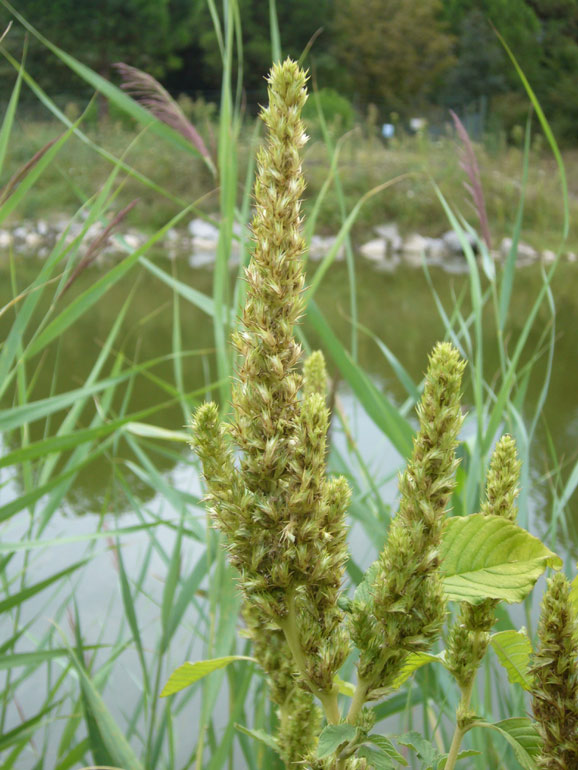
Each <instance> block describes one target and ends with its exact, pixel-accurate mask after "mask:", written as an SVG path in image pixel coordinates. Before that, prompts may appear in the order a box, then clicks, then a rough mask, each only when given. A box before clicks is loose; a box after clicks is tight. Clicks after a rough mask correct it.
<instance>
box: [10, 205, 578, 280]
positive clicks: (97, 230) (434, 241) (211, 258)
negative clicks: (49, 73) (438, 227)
mask: <svg viewBox="0 0 578 770" xmlns="http://www.w3.org/2000/svg"><path fill="white" fill-rule="evenodd" d="M103 231H104V225H102V224H100V223H96V224H92V225H90V226H89V227H87V226H86V224H85V223H83V222H82V221H74V222H72V223H71V222H69V220H67V219H64V218H61V219H55V220H52V221H48V220H42V219H41V220H38V221H36V222H31V221H26V222H22V223H20V224H17V225H15V226H13V227H11V228H5V229H0V254H2V253H6V252H8V251H9V250H12V251H13V253H15V254H20V255H22V256H25V257H31V258H40V259H42V258H45V257H47V256H48V254H49V253H50V252H51V250H52V248H53V247H54V245H55V244H56V243H57V242H58V240H59V239H61V238H63V239H64V241H65V242H66V243H68V244H73V243H74V241H75V240H78V241H79V242H80V241H82V246H81V251H85V250H86V249H87V248H89V247H90V245H91V244H93V243H94V242H95V241H97V240H98V238H99V237H100V236H101V235H102V233H103ZM374 233H375V236H376V237H375V238H373V239H371V240H369V241H367V242H365V243H363V244H362V245H360V246H358V247H357V248H356V253H357V254H359V255H360V256H361V257H362V258H364V259H365V260H367V261H368V262H370V263H371V264H372V265H373V266H374V267H375V268H376V269H379V270H385V271H393V270H395V268H396V267H397V266H398V265H401V264H406V265H410V266H414V267H420V266H421V265H422V263H423V260H424V259H425V261H426V263H427V264H428V265H431V266H438V267H442V268H443V269H445V270H447V271H448V272H466V271H467V269H468V266H467V260H466V257H465V254H464V249H467V248H468V246H469V248H471V250H472V252H473V253H474V254H475V255H478V256H479V254H480V251H481V250H482V249H483V248H484V247H483V245H482V244H480V241H479V240H478V238H477V236H476V235H474V234H473V233H466V234H465V236H464V240H460V238H459V236H458V235H457V233H455V232H454V231H452V230H449V231H448V232H446V233H444V235H442V236H441V237H439V238H430V237H426V236H423V235H420V234H419V233H412V234H410V235H406V236H402V235H401V234H400V232H399V229H398V227H397V225H396V224H395V223H389V224H383V225H380V226H378V227H376V228H374ZM218 238H219V229H218V227H217V225H216V224H213V223H211V222H208V221H205V220H203V219H193V220H192V221H191V222H189V224H188V226H186V227H184V228H179V229H178V230H177V229H171V230H168V231H167V233H166V234H165V236H164V238H163V239H162V240H161V241H159V242H158V243H157V244H155V246H154V249H155V250H159V249H162V250H164V251H165V252H166V254H167V256H168V257H169V258H171V259H176V258H179V259H180V258H183V257H185V258H186V259H187V260H188V262H189V264H190V265H191V267H195V268H201V267H205V268H207V267H211V265H212V264H213V263H214V262H215V258H216V253H217V243H218ZM146 240H147V236H146V235H145V234H143V233H142V232H139V231H137V230H134V229H127V230H125V231H124V232H116V233H114V234H113V235H111V236H110V237H109V238H108V239H107V240H106V241H104V242H103V243H102V245H101V247H100V248H99V249H98V258H97V259H98V261H99V262H101V263H102V262H106V261H108V260H111V259H115V258H118V257H119V256H122V255H123V254H126V253H127V252H131V251H134V250H135V249H137V248H138V247H139V246H142V245H143V244H144V243H145V242H146ZM249 240H250V235H249V231H248V230H247V229H246V228H242V227H241V226H239V225H235V226H234V227H233V242H232V248H231V259H230V263H231V266H234V265H236V264H238V263H239V259H240V255H241V253H242V250H243V249H244V248H246V247H247V246H248V245H249ZM512 248H513V242H512V239H511V238H504V239H503V240H502V241H501V243H500V244H499V246H498V248H497V249H496V250H492V251H491V252H490V253H489V255H490V256H491V257H492V258H493V259H494V260H498V261H503V260H504V259H506V257H507V256H508V254H509V253H510V252H511V249H512ZM332 249H333V250H336V254H335V259H336V260H342V259H343V258H344V254H345V250H344V248H343V246H342V245H338V239H337V237H333V236H319V235H314V236H313V237H312V239H311V243H310V244H309V253H308V258H309V259H311V260H313V261H319V260H322V259H323V258H324V257H325V256H326V255H327V254H329V252H330V251H331V250H332ZM516 250H517V256H516V264H517V266H518V267H524V266H526V265H531V264H534V263H536V262H540V261H542V262H544V263H551V262H553V261H554V260H555V259H556V254H555V253H554V252H553V251H543V252H539V251H537V250H536V249H534V248H533V247H532V246H530V245H529V244H527V243H523V242H519V243H518V244H517V249H516ZM564 256H565V258H566V259H567V260H568V261H570V262H576V261H577V259H578V257H577V255H576V254H575V253H574V252H567V253H566V254H565V255H564Z"/></svg>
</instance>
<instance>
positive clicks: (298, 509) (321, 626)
mask: <svg viewBox="0 0 578 770" xmlns="http://www.w3.org/2000/svg"><path fill="white" fill-rule="evenodd" d="M268 83H269V89H268V91H269V106H268V107H267V108H266V109H264V110H263V111H262V115H261V117H262V118H263V120H264V122H265V124H266V126H267V142H266V144H265V146H264V147H263V148H262V149H261V151H260V153H259V155H258V159H257V163H258V170H257V179H256V182H255V216H254V219H253V224H252V227H253V236H254V241H255V244H254V250H253V255H252V259H251V262H250V264H249V267H248V268H247V271H246V278H247V295H246V305H245V308H244V312H243V317H242V319H241V324H240V328H239V331H238V332H237V333H236V334H235V335H234V338H233V342H234V344H235V347H236V349H237V351H238V353H239V360H240V366H239V368H238V371H237V380H236V382H235V385H234V387H233V394H232V402H233V420H232V423H231V424H229V425H219V423H218V418H217V408H216V407H215V406H214V405H212V404H206V405H204V406H202V407H201V408H200V409H199V410H198V411H197V413H196V415H195V417H194V420H193V444H194V447H195V448H196V450H197V453H198V454H199V457H200V458H201V460H202V463H203V470H204V476H205V479H206V482H207V487H208V495H207V499H208V502H209V504H210V506H211V509H212V516H213V518H214V520H215V523H216V525H217V526H218V527H219V528H220V529H221V530H222V531H223V532H224V534H225V535H226V538H227V547H228V551H229V555H230V560H231V563H232V564H233V565H234V566H235V567H236V568H237V569H238V570H239V573H240V579H239V586H240V588H241V590H242V591H243V594H244V596H245V599H246V602H247V607H246V610H245V613H244V614H245V618H246V620H247V625H248V632H249V635H250V636H251V638H252V639H253V641H254V643H255V649H256V655H257V658H258V659H259V660H260V662H261V663H262V665H263V667H264V668H265V670H266V671H267V673H268V675H269V678H270V680H271V685H272V688H273V693H274V699H275V701H276V702H277V703H279V705H280V715H281V718H280V722H281V735H280V740H282V741H285V743H286V746H285V755H286V757H289V756H291V757H294V756H295V753H294V752H295V751H297V748H290V747H289V748H288V746H289V744H291V746H293V747H295V746H297V744H299V746H300V748H299V751H301V750H302V749H303V750H304V745H303V744H304V743H306V742H307V740H309V739H306V736H308V735H312V733H311V730H310V729H309V728H307V729H306V725H305V722H304V720H305V715H308V716H307V718H306V720H307V725H308V726H310V725H311V724H315V723H316V722H315V718H314V709H313V705H312V701H311V700H310V695H309V694H308V693H307V692H305V693H303V692H300V693H299V695H296V694H295V688H293V689H292V688H291V687H290V686H289V685H288V682H287V681H286V677H285V674H284V673H283V671H284V666H285V668H286V666H287V665H288V666H289V668H290V669H292V671H293V672H296V673H298V674H299V683H300V685H301V687H302V688H304V690H306V691H309V692H310V693H314V694H315V695H317V696H318V697H319V698H320V700H321V702H322V703H323V705H324V708H325V712H326V716H327V718H328V719H329V720H330V721H334V722H335V721H338V720H339V710H338V707H337V688H336V685H335V684H334V679H335V674H336V672H337V671H338V669H339V668H340V667H341V665H342V664H343V662H344V660H345V658H346V657H347V654H348V652H349V644H348V640H347V636H346V634H345V629H344V627H343V623H342V620H343V617H342V613H341V610H340V609H339V608H338V606H337V598H338V593H339V589H340V586H341V581H342V579H343V572H344V565H345V562H346V560H347V547H346V525H345V512H346V509H347V505H348V501H349V496H350V492H349V487H348V485H347V483H346V482H345V480H344V479H341V478H338V479H328V478H327V476H326V454H327V446H326V444H327V440H326V439H327V431H328V427H329V413H328V410H327V407H326V404H325V391H326V387H327V386H326V375H325V364H324V362H323V357H322V355H321V353H314V354H313V355H312V356H311V357H310V358H309V359H308V361H307V363H306V365H305V371H304V381H303V378H302V376H301V374H300V373H299V372H298V370H297V364H298V363H299V361H300V358H301V348H300V346H299V344H298V343H297V342H296V340H295V338H294V336H293V330H294V326H295V324H296V323H297V321H298V320H299V317H300V315H301V313H302V312H303V299H302V292H303V285H304V277H303V265H302V255H303V251H304V248H305V244H304V241H303V238H302V235H301V229H300V228H301V214H300V205H301V203H300V199H301V196H302V194H303V190H304V180H303V175H302V173H301V161H300V149H301V148H302V146H303V145H304V143H305V141H306V136H305V133H304V128H303V123H302V121H301V118H300V114H301V109H302V107H303V105H304V103H305V100H306V98H307V95H306V90H305V83H306V75H305V73H304V72H303V71H302V70H301V69H300V68H299V67H298V65H297V64H295V63H294V62H292V61H290V60H287V61H285V62H284V63H283V64H276V65H274V66H273V68H272V70H271V73H270V75H269V79H268ZM302 386H303V395H301V394H300V390H301V388H302ZM233 447H236V450H238V454H239V460H238V461H236V460H234V459H233V458H234V456H235V454H236V452H235V451H234V449H233ZM269 637H271V638H274V639H275V645H274V646H276V648H278V654H277V653H275V655H274V656H273V658H274V659H273V658H271V657H267V655H268V654H267V650H266V644H262V643H261V642H263V640H268V638H269ZM284 656H286V657H285V659H284ZM283 659H284V660H285V663H284V662H283ZM287 661H288V663H287ZM290 704H292V705H290ZM289 714H291V716H289ZM297 714H301V715H302V717H303V718H302V719H301V718H299V719H297V716H296V715H297ZM299 731H301V734H302V736H303V739H302V740H301V741H299V740H298V739H297V738H298V734H299ZM290 735H293V738H290Z"/></svg>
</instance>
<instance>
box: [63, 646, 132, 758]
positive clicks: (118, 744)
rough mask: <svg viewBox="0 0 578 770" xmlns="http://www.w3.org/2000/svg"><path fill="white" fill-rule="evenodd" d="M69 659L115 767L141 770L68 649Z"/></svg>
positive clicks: (127, 744)
mask: <svg viewBox="0 0 578 770" xmlns="http://www.w3.org/2000/svg"><path fill="white" fill-rule="evenodd" d="M69 652H70V658H71V660H72V663H73V664H74V667H75V668H76V671H77V674H78V678H79V680H80V686H81V689H82V694H83V696H84V699H85V703H86V707H87V709H88V710H89V714H90V718H91V719H92V720H94V724H95V725H96V726H97V728H98V732H99V735H100V737H101V738H102V742H103V745H104V747H105V748H106V751H107V752H108V754H109V755H110V757H111V759H112V761H113V762H114V764H115V765H118V766H119V767H122V768H123V769H124V770H143V768H142V765H141V763H140V762H139V760H138V758H137V756H136V754H135V753H134V751H133V750H132V748H131V746H130V744H129V742H128V740H127V739H126V737H125V735H124V733H123V732H122V730H121V729H120V728H119V726H118V724H117V722H116V720H115V719H114V717H113V716H112V714H111V713H110V711H109V710H108V709H107V707H106V705H105V703H104V701H103V699H102V696H101V695H100V693H99V692H98V690H97V689H96V687H95V686H94V683H93V682H92V680H91V678H90V677H89V676H88V674H87V673H86V671H85V669H84V666H83V665H82V664H81V663H80V661H79V659H78V657H77V656H76V654H75V653H74V652H73V651H72V649H70V651H69Z"/></svg>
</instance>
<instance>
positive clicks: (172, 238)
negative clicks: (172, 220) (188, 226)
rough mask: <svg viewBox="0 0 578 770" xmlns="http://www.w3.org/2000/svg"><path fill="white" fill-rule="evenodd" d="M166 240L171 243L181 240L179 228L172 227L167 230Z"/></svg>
mask: <svg viewBox="0 0 578 770" xmlns="http://www.w3.org/2000/svg"><path fill="white" fill-rule="evenodd" d="M165 240H166V241H168V242H169V243H176V241H178V240H179V233H178V230H175V228H174V227H171V229H170V230H167V233H166V235H165Z"/></svg>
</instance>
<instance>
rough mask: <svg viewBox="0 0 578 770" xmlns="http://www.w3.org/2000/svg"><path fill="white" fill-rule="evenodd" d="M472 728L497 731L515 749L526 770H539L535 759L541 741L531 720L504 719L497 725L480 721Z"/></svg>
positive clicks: (518, 718) (523, 718)
mask: <svg viewBox="0 0 578 770" xmlns="http://www.w3.org/2000/svg"><path fill="white" fill-rule="evenodd" d="M472 727H487V728H489V729H490V730H497V731H498V732H499V733H500V734H501V735H503V736H504V738H505V739H506V740H507V741H508V743H509V744H510V746H511V747H512V748H513V749H514V754H515V755H516V759H517V760H518V762H519V763H520V764H521V765H522V767H523V768H524V770H538V766H537V764H536V762H535V761H534V757H536V756H537V755H538V754H539V753H540V744H541V741H540V736H539V735H538V731H537V730H536V726H535V724H534V723H533V722H532V720H531V719H528V718H527V717H515V718H514V719H504V720H502V721H501V722H496V723H495V724H491V723H490V722H485V721H483V720H480V721H476V722H474V723H473V725H472Z"/></svg>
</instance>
